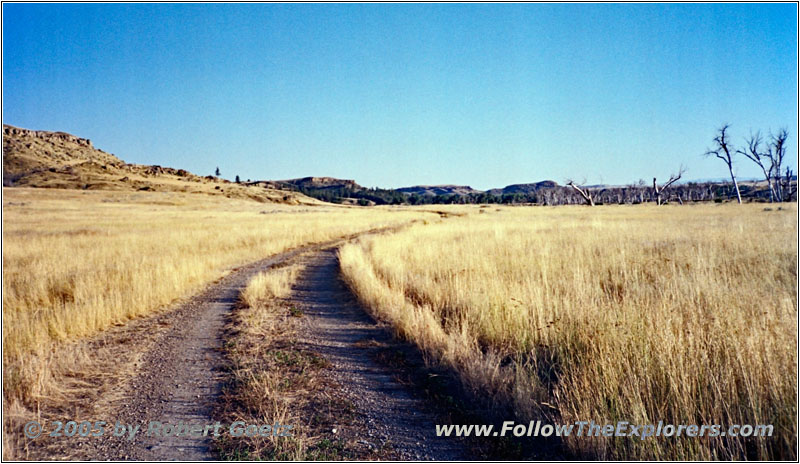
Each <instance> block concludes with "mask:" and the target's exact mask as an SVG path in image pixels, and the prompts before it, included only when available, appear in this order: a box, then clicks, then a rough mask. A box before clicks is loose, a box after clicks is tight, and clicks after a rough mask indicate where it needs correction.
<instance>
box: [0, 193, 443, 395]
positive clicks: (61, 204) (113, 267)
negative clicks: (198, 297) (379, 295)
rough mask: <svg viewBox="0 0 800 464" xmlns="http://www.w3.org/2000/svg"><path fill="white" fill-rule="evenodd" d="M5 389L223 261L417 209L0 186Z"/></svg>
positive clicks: (395, 220) (44, 379) (212, 275)
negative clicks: (62, 348)
mask: <svg viewBox="0 0 800 464" xmlns="http://www.w3.org/2000/svg"><path fill="white" fill-rule="evenodd" d="M3 212H4V216H3V386H4V387H3V394H4V398H6V399H9V398H13V399H18V400H22V401H23V402H25V403H26V404H29V405H30V404H33V403H34V402H35V398H36V397H37V396H41V395H43V394H45V393H46V392H45V390H46V389H47V386H48V385H49V379H50V378H51V377H52V375H53V372H52V371H53V369H54V368H56V367H57V366H55V365H54V364H58V361H53V360H52V359H51V358H52V356H51V354H52V353H53V352H56V351H58V350H56V349H54V348H53V347H54V346H57V344H58V343H60V342H63V341H68V340H73V339H76V338H79V337H85V336H89V335H92V334H94V333H96V332H98V331H100V330H103V329H105V328H107V327H109V326H111V325H115V324H117V325H118V324H124V323H125V321H127V320H129V319H131V318H135V317H138V316H142V315H145V314H148V313H151V312H153V311H156V310H158V309H159V308H163V307H165V306H166V305H169V304H170V303H172V302H173V301H175V300H176V299H178V298H180V297H183V296H186V295H189V294H192V293H194V292H196V291H197V290H199V289H200V288H201V287H202V286H204V285H205V284H207V283H209V282H211V281H213V280H215V279H216V278H218V277H221V276H222V275H223V273H224V272H225V271H226V269H228V268H231V267H232V266H236V265H240V264H243V263H246V262H251V261H255V260H258V259H261V258H265V257H267V256H269V255H272V254H275V253H279V252H282V251H284V250H287V249H291V248H294V247H298V246H302V245H305V244H311V243H319V242H324V241H328V240H332V239H335V238H338V237H341V236H344V235H348V234H353V233H356V232H361V231H365V230H368V229H372V228H378V227H386V226H392V225H398V224H402V223H406V222H409V221H410V220H412V219H415V218H419V217H422V216H426V217H431V216H432V215H430V214H427V215H424V214H422V213H417V212H409V211H394V210H390V209H370V210H365V209H357V208H343V207H289V206H284V205H273V204H260V203H256V202H249V201H240V200H232V199H226V198H214V197H208V196H202V195H189V194H179V193H147V192H138V193H128V192H100V191H92V192H88V191H87V192H80V191H68V190H36V189H3Z"/></svg>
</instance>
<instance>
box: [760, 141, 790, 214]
mask: <svg viewBox="0 0 800 464" xmlns="http://www.w3.org/2000/svg"><path fill="white" fill-rule="evenodd" d="M769 138H770V140H769V144H768V146H767V153H766V157H767V158H768V159H769V162H770V166H769V170H768V172H769V174H770V176H771V177H772V179H773V184H774V187H775V199H776V200H777V201H783V198H784V196H785V195H784V188H783V187H784V185H785V182H782V181H781V171H782V170H783V158H784V156H786V139H788V138H789V131H787V130H786V129H781V130H779V131H778V133H777V134H774V135H773V134H771V135H770V137H769ZM789 185H791V182H790V183H789Z"/></svg>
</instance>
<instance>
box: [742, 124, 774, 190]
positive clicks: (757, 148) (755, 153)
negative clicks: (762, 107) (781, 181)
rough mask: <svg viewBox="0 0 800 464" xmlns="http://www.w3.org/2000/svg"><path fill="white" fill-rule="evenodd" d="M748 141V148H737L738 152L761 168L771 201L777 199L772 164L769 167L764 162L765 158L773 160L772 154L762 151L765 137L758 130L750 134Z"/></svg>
mask: <svg viewBox="0 0 800 464" xmlns="http://www.w3.org/2000/svg"><path fill="white" fill-rule="evenodd" d="M745 141H746V142H747V148H745V149H744V150H736V153H739V154H742V155H744V156H746V157H747V158H748V159H750V160H751V161H753V162H754V163H756V164H757V165H758V167H759V168H761V172H763V173H764V179H765V180H766V181H767V186H768V187H769V201H771V202H774V201H775V187H774V186H773V185H772V182H773V172H772V166H770V167H769V168H768V167H767V166H766V165H765V164H764V161H765V160H771V156H770V155H769V153H762V152H761V143H762V142H763V139H762V138H761V133H760V132H756V133H755V134H750V138H749V139H746V140H745Z"/></svg>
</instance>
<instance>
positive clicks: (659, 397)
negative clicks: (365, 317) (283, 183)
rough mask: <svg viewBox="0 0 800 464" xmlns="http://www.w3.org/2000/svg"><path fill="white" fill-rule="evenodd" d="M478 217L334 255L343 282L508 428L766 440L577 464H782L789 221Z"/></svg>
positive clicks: (682, 213) (771, 217)
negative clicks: (643, 427) (582, 427)
mask: <svg viewBox="0 0 800 464" xmlns="http://www.w3.org/2000/svg"><path fill="white" fill-rule="evenodd" d="M772 209H775V207H774V206H773V208H772ZM485 211H490V213H489V214H472V215H470V216H467V217H464V218H455V219H450V220H448V221H444V222H442V223H440V224H434V225H431V226H427V227H425V226H413V227H412V228H410V229H407V230H404V231H401V232H399V233H397V234H393V235H390V236H382V237H370V238H365V239H363V240H361V241H360V243H359V244H353V245H348V246H346V247H345V248H344V249H342V251H341V261H342V268H343V271H344V274H345V277H346V279H347V280H348V282H349V284H350V285H351V287H352V288H353V289H354V290H355V292H356V293H357V294H358V295H359V298H360V299H361V300H362V301H363V302H364V303H365V304H366V305H367V306H368V307H370V308H371V309H372V310H373V311H374V312H375V313H376V314H377V315H378V316H379V317H381V318H384V319H386V320H388V321H390V322H391V323H393V324H394V325H395V327H397V329H398V331H399V332H400V333H402V334H403V335H404V336H405V337H408V338H409V339H411V340H413V341H415V342H416V343H417V344H418V345H419V346H420V347H422V349H424V350H425V351H427V352H429V353H431V354H433V355H434V356H435V357H436V358H437V359H439V360H441V361H442V362H444V363H447V364H449V365H451V366H453V367H455V368H456V369H457V370H458V371H459V372H460V373H461V375H462V378H463V380H464V382H465V383H466V384H467V385H469V386H471V387H472V388H474V389H475V391H477V392H479V393H481V394H487V393H489V394H492V395H496V398H497V399H498V400H497V401H498V402H499V403H501V404H502V405H503V406H504V407H508V406H512V407H513V408H514V410H515V411H516V412H517V415H518V419H519V420H524V419H532V418H544V419H546V420H549V421H551V422H554V423H561V422H564V423H567V422H573V421H578V420H587V421H588V420H593V421H595V422H596V423H616V422H617V421H629V422H631V423H638V424H647V423H658V421H663V422H664V423H665V424H668V423H672V424H681V423H688V424H692V423H696V424H700V425H702V424H721V425H723V426H725V427H727V426H728V425H731V424H772V425H774V437H773V438H771V439H760V438H759V439H757V438H732V437H718V438H708V437H706V438H668V439H666V438H659V439H656V438H649V439H647V440H639V439H625V438H618V439H611V438H593V439H589V438H586V437H581V438H578V437H572V438H570V439H568V440H567V443H566V444H567V445H568V446H569V448H570V449H571V450H572V451H573V452H575V453H576V454H578V455H581V456H585V457H596V458H606V459H735V458H748V459H796V458H797V455H796V448H795V446H796V440H797V423H796V415H797V410H796V406H795V405H796V400H797V383H796V377H797V357H796V348H797V322H796V321H797V307H796V305H795V302H796V299H797V274H796V267H797V245H796V242H795V238H796V236H797V227H796V220H795V218H796V214H797V211H796V205H794V204H793V205H789V206H788V207H787V206H784V210H782V211H765V210H764V205H754V204H750V205H742V206H736V205H693V206H684V207H677V206H668V207H655V206H635V207H631V206H621V207H616V206H604V207H598V208H584V207H558V208H546V207H538V208H503V209H499V210H495V208H491V209H485Z"/></svg>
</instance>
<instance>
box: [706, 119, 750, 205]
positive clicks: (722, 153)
mask: <svg viewBox="0 0 800 464" xmlns="http://www.w3.org/2000/svg"><path fill="white" fill-rule="evenodd" d="M729 127H730V124H724V125H723V126H722V127H721V128H720V129H719V134H717V136H716V137H714V143H715V144H717V147H716V148H715V149H713V150H707V151H706V153H705V156H711V155H714V156H716V157H717V158H719V159H721V160H722V161H724V162H725V165H726V166H728V172H729V173H730V174H731V180H732V181H733V187H734V188H735V189H736V201H738V202H739V204H741V203H742V194H741V193H740V192H739V183H738V182H736V176H735V175H734V174H733V154H734V153H736V152H735V150H734V149H733V147H732V146H731V144H730V139H729V138H728V134H727V132H728V128H729Z"/></svg>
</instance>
